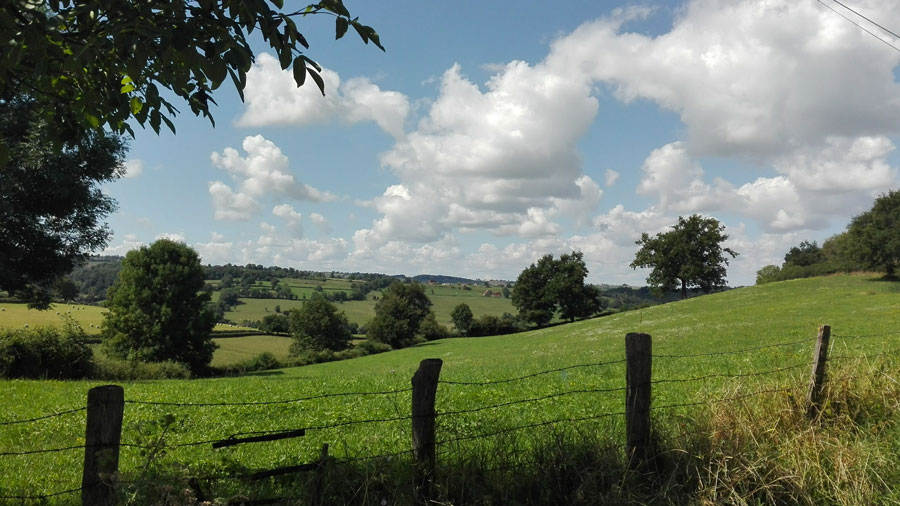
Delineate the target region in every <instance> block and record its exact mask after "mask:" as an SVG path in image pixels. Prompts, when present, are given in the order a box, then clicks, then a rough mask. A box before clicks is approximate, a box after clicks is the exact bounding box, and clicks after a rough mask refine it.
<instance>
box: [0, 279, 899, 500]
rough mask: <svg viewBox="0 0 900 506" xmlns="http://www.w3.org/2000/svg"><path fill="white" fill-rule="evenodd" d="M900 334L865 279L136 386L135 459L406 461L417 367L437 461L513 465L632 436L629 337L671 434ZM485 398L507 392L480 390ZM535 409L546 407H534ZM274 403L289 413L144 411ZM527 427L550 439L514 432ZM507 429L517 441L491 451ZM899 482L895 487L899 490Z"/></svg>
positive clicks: (28, 387) (79, 390)
mask: <svg viewBox="0 0 900 506" xmlns="http://www.w3.org/2000/svg"><path fill="white" fill-rule="evenodd" d="M897 321H900V285H898V284H897V283H887V282H881V281H876V280H874V279H873V278H872V277H871V276H863V275H858V276H834V277H826V278H811V279H800V280H793V281H787V282H781V283H772V284H768V285H763V286H759V287H748V288H740V289H736V290H731V291H728V292H724V293H719V294H714V295H709V296H703V297H697V298H694V299H689V300H686V301H680V302H675V303H670V304H666V305H662V306H655V307H651V308H647V309H644V310H641V311H634V312H628V313H620V314H616V315H612V316H609V317H605V318H601V319H595V320H589V321H583V322H577V323H574V324H569V325H561V326H557V327H553V328H548V329H542V330H538V331H533V332H528V333H524V334H517V335H508V336H499V337H490V338H473V339H447V340H441V341H434V342H430V343H426V344H424V345H421V346H417V347H413V348H408V349H404V350H398V351H394V352H390V353H385V354H380V355H374V356H368V357H363V358H360V359H355V360H349V361H344V362H332V363H327V364H319V365H315V366H307V367H303V368H294V369H285V370H280V371H266V372H265V373H261V374H257V375H251V376H246V377H241V378H219V379H209V380H193V381H143V382H133V383H125V384H123V386H124V389H125V398H126V408H125V423H124V428H123V436H122V440H123V443H129V444H137V443H139V442H141V441H147V438H148V437H150V436H152V437H157V436H158V434H156V436H153V435H152V434H151V435H150V436H148V434H147V431H148V427H150V426H149V425H148V422H150V421H153V420H159V419H161V418H162V417H163V416H164V415H173V416H174V418H175V420H176V422H175V424H174V425H173V426H172V427H170V428H169V431H168V432H167V433H166V436H165V437H166V441H167V442H168V443H169V444H173V445H178V444H183V445H186V444H190V443H194V442H197V441H208V440H214V439H222V438H226V437H228V436H229V435H233V434H238V433H246V432H256V431H267V430H277V429H286V428H300V427H307V428H310V429H309V430H308V431H307V434H306V436H305V437H303V438H298V439H291V440H286V441H279V442H271V443H264V444H254V445H241V446H235V447H231V448H228V449H222V450H212V449H211V447H210V445H193V446H181V447H178V446H175V447H172V448H170V449H169V451H168V453H167V454H166V455H165V457H162V459H163V460H164V462H168V463H170V464H171V463H175V462H177V463H180V464H184V465H187V466H189V467H190V468H191V469H194V470H195V471H197V472H200V471H201V470H202V471H206V472H216V471H221V470H224V469H229V468H230V467H231V466H233V465H234V464H235V463H237V464H239V465H240V466H246V467H248V468H251V469H260V468H262V469H267V468H271V467H276V466H279V465H293V464H299V463H303V462H309V461H312V460H314V459H315V458H316V456H317V455H318V454H319V450H320V448H321V446H322V444H323V443H328V444H330V447H331V452H332V455H334V456H335V457H339V458H341V457H349V458H354V457H366V456H374V455H383V454H389V453H396V452H401V451H404V450H407V449H408V448H409V429H408V427H409V420H408V418H405V417H408V415H409V404H410V394H409V391H408V387H409V384H410V378H411V377H412V374H413V372H414V371H415V370H416V368H417V366H418V363H419V361H421V360H422V359H425V358H440V359H442V360H443V362H444V363H443V369H442V372H441V380H442V381H445V382H446V383H442V384H440V385H439V387H438V392H437V407H436V409H437V411H438V413H441V414H443V415H442V416H440V417H439V418H438V428H437V432H438V436H437V437H438V440H439V441H445V442H447V441H453V442H450V443H447V444H444V445H442V446H440V447H439V448H438V459H439V461H442V460H452V459H454V458H457V457H459V456H460V455H462V458H464V457H465V455H471V454H472V453H471V452H474V451H479V450H478V449H479V448H481V449H482V450H481V453H479V454H482V455H483V454H485V452H489V455H491V458H497V459H503V458H511V459H515V458H517V456H519V455H522V454H526V453H527V452H526V451H525V450H526V449H527V448H529V447H530V446H532V445H536V444H540V442H541V441H544V440H546V437H547V434H548V433H550V432H551V428H553V429H555V430H562V431H570V432H572V431H574V432H575V433H587V434H595V435H598V437H602V438H609V440H610V441H619V440H621V438H622V434H623V430H624V427H623V425H624V421H623V420H622V417H621V416H618V415H617V413H620V412H621V411H622V409H623V406H622V404H623V396H624V394H623V393H622V391H621V388H622V386H623V384H624V379H623V378H624V374H625V373H624V364H623V363H622V359H623V357H624V346H623V344H624V343H623V342H624V339H623V338H624V335H625V334H626V333H628V332H645V333H649V334H651V335H652V336H653V353H654V360H653V378H654V380H665V381H663V382H660V383H659V384H658V385H654V387H653V388H654V394H653V396H654V397H653V406H654V409H655V410H656V411H654V423H656V424H657V427H658V430H660V431H662V432H664V433H672V432H674V431H676V430H677V428H678V427H679V425H683V424H684V423H685V422H689V421H691V420H694V419H696V417H698V416H700V413H702V412H703V409H704V406H708V405H710V403H711V401H713V400H715V399H721V398H724V397H728V396H733V395H740V394H748V395H750V397H749V400H748V401H745V402H742V403H735V404H732V405H733V406H738V407H740V408H741V409H752V408H753V405H754V404H753V403H754V401H755V400H756V399H762V398H763V397H759V396H761V395H764V396H766V397H765V398H768V397H769V396H776V397H778V398H779V399H781V400H782V401H783V402H784V403H789V402H791V401H790V399H794V398H802V396H803V395H804V393H805V386H806V379H807V376H808V374H809V362H810V360H811V357H812V353H813V346H814V344H815V335H816V329H817V326H818V325H820V324H829V325H831V326H832V349H831V353H832V354H833V355H835V356H838V357H845V361H844V362H841V361H840V360H835V365H834V366H833V367H834V370H835V371H840V370H841V369H840V368H841V367H853V366H854V364H855V363H856V362H854V361H853V360H852V359H850V357H853V356H860V355H862V354H872V353H882V352H884V351H886V350H893V349H896V347H897V344H898V343H900V334H898V329H897V328H896V322H897ZM842 364H843V365H842ZM572 366H578V367H572ZM530 374H533V376H530V377H527V378H522V377H523V376H527V375H530ZM514 378H521V379H519V380H514V381H513V379H514ZM507 380H510V381H507ZM478 382H494V383H493V384H480V385H475V384H470V383H478ZM95 385H97V383H93V382H81V381H75V382H51V381H24V380H16V381H4V382H2V388H3V391H4V392H5V393H6V395H5V398H4V400H3V401H2V402H3V403H4V404H5V405H4V406H3V408H2V409H0V412H3V413H5V414H4V415H3V416H2V417H0V423H2V422H4V421H9V420H17V419H26V418H31V417H38V416H41V415H45V414H48V413H54V412H59V411H64V410H69V409H73V408H78V407H80V406H83V405H84V402H85V401H84V399H85V397H86V393H87V390H88V389H89V388H91V387H92V386H95ZM773 390H774V391H775V393H772V394H764V393H763V392H766V391H773ZM787 390H790V392H787ZM388 391H394V392H396V393H393V394H374V393H373V394H371V395H357V396H351V395H347V396H345V395H340V396H332V397H324V398H319V399H315V400H310V401H303V400H300V399H302V398H304V397H310V396H321V395H323V394H330V393H333V394H346V393H353V392H357V393H358V392H363V393H364V392H388ZM529 399H534V401H533V402H524V401H526V400H529ZM538 399H540V400H538ZM263 401H265V402H273V401H285V402H282V403H278V404H257V405H218V406H190V405H175V404H173V405H154V404H142V403H145V402H171V403H177V404H185V403H240V402H263ZM516 401H523V402H516ZM667 406H671V407H670V408H667ZM735 409H737V408H735ZM607 414H608V415H609V416H607ZM374 420H383V421H377V422H376V421H374ZM350 421H358V422H360V423H347V422H350ZM364 421H365V423H362V422H364ZM554 421H555V422H554ZM548 422H553V423H552V424H549V425H548ZM557 422H558V423H557ZM528 425H533V426H540V427H541V428H534V429H531V430H528V429H525V430H515V431H513V430H512V429H515V428H516V427H524V426H528ZM315 427H319V428H318V429H316V428H315ZM504 428H509V429H511V430H510V432H506V433H503V434H502V435H501V436H498V437H493V436H487V434H490V433H497V432H499V430H498V429H504ZM881 430H882V432H879V433H875V432H874V431H873V433H872V434H868V433H861V434H859V435H857V436H854V437H858V438H859V445H861V447H862V446H865V445H880V444H882V442H881V439H877V438H887V441H888V442H887V443H885V444H891V443H890V441H893V442H894V444H896V442H897V441H900V433H898V429H897V424H896V423H894V424H892V425H891V424H888V425H886V426H885V427H884V428H883V429H881ZM83 432H84V412H83V411H79V412H74V413H71V414H67V415H63V416H59V417H53V418H48V419H44V420H38V421H35V422H32V423H27V424H15V425H0V453H2V452H11V451H23V450H30V449H44V448H63V447H69V446H74V445H78V444H83ZM873 434H874V435H873ZM867 438H868V439H867ZM510 448H512V450H508V449H510ZM504 452H505V453H504ZM510 452H511V453H510ZM82 459H83V455H82V453H81V452H79V451H61V452H54V453H47V454H43V453H41V454H34V455H21V456H0V483H2V484H3V485H2V490H0V495H11V494H35V493H51V492H54V491H58V490H65V489H69V488H75V487H77V486H78V484H79V483H80V481H79V480H80V474H79V473H80V466H81V460H82ZM120 462H121V463H120V469H121V470H122V472H123V473H124V476H126V477H128V476H134V474H135V473H137V472H138V471H139V470H140V469H143V467H145V465H146V462H145V461H144V460H143V458H142V457H141V455H140V453H139V452H138V450H137V449H136V448H129V447H125V448H123V449H122V456H121V461H120ZM871 465H875V464H871ZM893 478H897V477H896V476H895V477H893ZM893 478H892V477H891V476H885V479H886V480H888V481H887V483H891V481H890V480H891V479H893ZM895 483H896V482H895ZM219 486H220V487H222V489H220V492H222V491H227V490H228V487H229V485H228V484H227V483H224V484H221V485H219ZM222 493H225V492H222ZM893 498H894V499H895V500H896V499H897V496H896V495H895V496H894V497H893ZM889 499H890V498H889ZM49 502H51V503H59V504H62V503H64V500H63V499H59V500H58V501H57V500H56V499H55V498H51V499H49ZM886 502H892V501H891V500H888V501H886ZM851 503H852V501H851Z"/></svg>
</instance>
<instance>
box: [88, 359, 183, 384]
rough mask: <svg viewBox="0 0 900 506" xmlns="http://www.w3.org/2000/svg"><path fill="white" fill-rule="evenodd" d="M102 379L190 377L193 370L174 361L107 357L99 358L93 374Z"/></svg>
mask: <svg viewBox="0 0 900 506" xmlns="http://www.w3.org/2000/svg"><path fill="white" fill-rule="evenodd" d="M92 377H93V378H94V379H100V380H121V381H127V380H156V379H190V378H191V371H190V370H189V369H188V368H187V366H186V365H184V364H182V363H179V362H173V361H171V360H168V361H165V362H141V361H138V360H117V359H113V358H106V359H101V360H98V361H97V363H96V364H95V366H94V372H93V374H92Z"/></svg>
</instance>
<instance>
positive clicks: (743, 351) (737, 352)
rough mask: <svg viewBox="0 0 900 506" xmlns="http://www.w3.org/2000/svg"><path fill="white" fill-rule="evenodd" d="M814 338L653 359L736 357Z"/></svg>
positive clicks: (667, 355) (655, 354)
mask: <svg viewBox="0 0 900 506" xmlns="http://www.w3.org/2000/svg"><path fill="white" fill-rule="evenodd" d="M815 340H816V338H812V339H810V338H807V339H801V340H799V341H789V342H786V343H775V344H766V345H763V346H755V347H752V348H743V349H740V350H730V351H714V352H711V353H685V354H682V355H678V354H665V353H654V354H653V355H652V356H653V358H696V357H717V356H721V355H738V354H740V353H750V352H751V351H760V350H766V349H769V348H783V347H786V346H794V345H797V344H802V343H808V342H810V341H815Z"/></svg>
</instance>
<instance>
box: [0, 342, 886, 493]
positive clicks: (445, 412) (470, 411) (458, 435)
mask: <svg viewBox="0 0 900 506" xmlns="http://www.w3.org/2000/svg"><path fill="white" fill-rule="evenodd" d="M897 335H900V331H896V332H894V331H890V332H882V333H867V334H859V335H833V336H832V337H833V338H835V340H832V341H831V347H832V348H833V347H835V346H836V343H837V342H839V346H840V347H841V348H843V350H842V351H843V352H842V353H841V354H834V355H832V356H830V357H829V360H836V361H851V360H857V361H866V360H873V359H876V358H884V357H891V356H896V355H897V352H898V351H900V350H897V349H890V350H888V349H882V350H881V351H875V352H870V351H866V350H863V351H864V352H862V353H860V352H858V351H859V350H856V351H855V350H853V349H851V348H852V345H853V343H854V342H856V341H861V340H871V339H875V338H882V339H883V343H882V346H883V347H884V346H886V345H888V344H890V345H896V344H897V343H896V342H893V341H891V342H889V341H888V340H887V339H886V338H889V337H892V336H897ZM815 340H816V339H799V340H790V341H783V342H775V343H767V344H761V345H759V346H753V347H746V348H741V349H733V350H722V351H714V352H708V353H685V354H670V353H654V354H652V355H651V357H652V359H654V361H660V363H661V364H665V362H666V361H668V360H679V359H687V358H690V359H699V358H705V357H722V356H729V355H741V354H752V353H755V352H760V351H764V350H777V349H789V348H791V347H797V346H800V345H804V344H805V345H809V344H810V343H811V342H812V341H815ZM807 350H808V348H807ZM793 356H796V353H793V354H788V355H787V356H785V358H786V359H787V358H790V357H793ZM621 365H626V359H611V360H605V361H597V362H589V363H579V364H573V365H568V366H562V367H556V368H550V369H546V370H541V371H536V372H532V373H528V374H524V375H518V376H515V377H509V378H499V379H487V380H478V381H474V380H464V379H437V380H436V385H435V388H437V385H443V386H444V387H445V388H450V389H453V388H475V387H478V388H481V389H484V390H485V391H490V389H491V388H492V387H495V386H502V387H504V388H505V387H506V386H507V385H510V384H516V383H525V382H528V381H531V380H534V379H535V378H539V377H542V376H547V375H552V374H566V373H567V372H568V371H573V370H582V371H584V372H585V374H586V375H587V377H594V376H596V377H602V378H606V377H607V376H608V375H609V374H610V368H613V367H616V366H621ZM815 365H816V362H815V361H814V362H810V361H802V362H795V363H790V364H788V365H784V366H781V367H776V368H770V369H763V370H753V371H746V372H735V373H726V372H716V373H709V374H699V375H692V376H685V377H662V378H656V379H652V380H651V381H649V382H648V386H649V385H652V386H663V385H670V384H690V383H708V382H710V381H711V380H737V381H741V380H746V379H748V378H766V377H776V376H778V375H784V374H791V373H794V372H796V371H800V370H804V369H809V368H810V367H815ZM704 367H709V366H704ZM791 380H792V382H791V383H788V384H775V383H774V382H770V384H769V385H766V386H763V387H762V388H758V389H755V390H753V391H751V392H743V393H737V394H734V395H726V396H724V397H717V398H703V399H700V400H690V401H685V402H670V403H664V404H656V405H651V406H650V408H649V411H650V412H651V413H655V414H656V415H655V416H660V415H661V414H662V413H672V412H675V411H678V410H685V409H688V408H698V407H704V406H713V405H717V404H723V403H735V402H741V401H747V400H749V399H752V398H756V397H760V396H763V395H772V394H785V393H787V394H796V393H797V392H798V391H799V390H802V389H804V388H805V385H803V384H798V383H797V382H796V381H795V380H796V378H791ZM550 386H552V385H550ZM628 388H629V387H628V386H627V385H626V386H621V385H617V386H598V387H590V388H587V387H585V388H574V389H566V390H557V391H551V392H549V393H546V394H543V395H532V396H525V397H522V398H518V399H504V400H502V401H501V402H489V403H485V404H482V405H476V406H469V407H460V408H453V407H447V408H444V409H441V410H436V409H433V410H432V414H431V417H432V420H445V421H446V420H450V421H452V420H454V419H456V418H458V417H461V416H464V415H465V416H469V415H475V414H481V413H484V412H494V411H498V412H502V411H504V410H506V409H508V408H511V407H513V406H522V407H526V406H528V405H532V404H537V403H542V402H545V401H552V400H559V399H563V398H572V397H581V396H591V399H600V398H603V399H606V401H605V402H607V404H608V403H611V402H614V401H613V400H612V399H611V398H610V396H611V395H621V394H623V393H625V392H626V391H627V390H628ZM414 390H415V387H413V388H397V389H386V390H377V391H356V392H332V393H322V394H316V395H309V396H303V397H294V398H289V399H274V400H259V401H215V402H175V401H157V400H142V399H124V400H123V403H124V404H128V405H134V406H161V407H171V408H198V409H201V408H213V407H253V406H260V407H265V406H279V405H291V404H299V403H304V402H314V401H322V400H325V399H343V400H346V401H347V403H353V404H354V405H357V406H359V405H361V404H360V403H362V402H363V401H364V400H365V399H371V398H376V397H386V398H390V397H394V396H400V395H403V396H404V397H405V396H406V394H412V395H413V396H415V392H414ZM492 392H493V395H496V396H499V397H501V398H503V397H506V395H508V393H509V392H508V390H505V389H504V390H499V391H492ZM697 395H700V391H699V390H698V392H697ZM695 397H696V395H695ZM92 407H93V406H92V405H90V404H86V405H84V406H77V407H73V408H70V409H63V410H59V411H55V412H51V413H46V414H42V415H38V416H34V417H31V418H22V419H11V420H0V430H2V429H4V428H12V427H15V426H26V425H28V424H37V423H41V422H43V421H47V420H51V419H56V418H60V417H66V416H69V415H73V414H77V413H81V412H88V411H89V410H90V409H92ZM358 411H362V410H361V409H359V410H358ZM627 414H628V413H627V410H625V411H623V410H613V411H602V412H597V413H587V414H579V415H578V416H563V417H550V418H546V419H537V420H525V421H524V423H515V424H506V425H502V424H501V425H496V426H494V427H492V428H490V429H488V430H483V429H482V430H471V427H468V429H467V430H464V428H463V427H459V426H452V424H451V426H447V427H444V429H445V432H446V435H445V436H444V437H442V438H438V439H436V440H434V441H433V444H434V446H435V447H437V448H441V449H448V448H452V447H454V446H455V447H459V445H460V444H463V443H467V442H472V441H477V440H484V439H489V438H496V437H498V436H502V435H504V434H511V433H516V432H521V431H526V430H532V431H534V430H536V429H541V428H545V427H549V426H557V425H566V426H577V425H578V424H581V423H584V422H592V421H599V420H602V419H621V418H622V417H625V416H626V415H627ZM416 419H417V417H416V416H414V415H405V414H404V415H397V416H380V417H378V416H376V417H361V418H354V419H350V420H333V421H330V422H322V423H309V424H300V426H297V427H288V428H280V429H261V430H244V431H239V432H232V433H230V434H227V435H223V436H221V437H217V438H206V439H202V440H196V441H183V442H177V443H165V442H158V443H157V444H155V445H154V444H142V443H141V442H133V441H126V442H119V443H118V446H119V447H123V448H135V449H142V450H159V449H160V447H161V446H164V447H165V448H173V449H174V448H187V447H198V446H204V445H212V444H214V443H217V442H221V441H223V440H230V441H234V440H236V439H239V438H243V437H245V436H266V435H277V434H280V433H286V432H291V431H293V432H296V433H300V434H303V433H305V432H308V431H309V432H312V431H326V430H334V429H342V428H346V427H351V426H363V425H374V424H383V423H397V422H410V423H415V421H416ZM490 425H491V424H490V420H487V421H486V422H485V423H481V424H475V425H473V426H474V427H476V428H477V427H485V426H490ZM623 446H624V445H621V444H617V445H613V446H612V447H619V448H621V447H623ZM95 447H98V446H97V445H91V444H88V443H85V444H72V445H66V446H60V447H53V448H35V449H21V450H11V449H6V450H2V451H0V458H16V457H27V456H31V455H40V454H54V453H62V452H74V451H85V452H86V451H88V450H90V449H93V448H95ZM416 455H417V449H416V448H413V449H404V450H399V451H389V452H382V453H376V454H372V455H349V454H348V455H345V456H342V457H330V458H329V459H330V462H335V463H341V464H348V465H349V464H354V463H360V462H370V461H379V460H384V459H394V458H397V457H405V456H409V457H411V458H415V457H416ZM505 465H507V467H502V466H501V467H497V468H496V469H492V470H497V471H502V470H505V469H511V468H516V467H521V466H523V465H527V464H523V463H521V462H516V463H511V464H510V463H507V464H505ZM295 467H296V466H295ZM300 467H303V466H300ZM247 475H248V474H247V473H221V474H214V475H205V476H201V477H198V479H201V480H207V481H211V480H224V479H246V478H247ZM84 491H85V488H84V487H76V488H66V489H63V490H60V491H56V492H50V493H42V494H16V493H13V494H10V495H5V494H4V493H7V494H8V493H9V492H10V491H9V490H7V489H6V488H5V487H0V500H4V501H44V500H47V499H50V498H53V497H57V496H62V495H68V494H75V493H79V492H84Z"/></svg>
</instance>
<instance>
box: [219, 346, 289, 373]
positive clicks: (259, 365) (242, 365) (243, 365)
mask: <svg viewBox="0 0 900 506" xmlns="http://www.w3.org/2000/svg"><path fill="white" fill-rule="evenodd" d="M284 366H285V364H283V363H281V361H279V360H278V358H276V357H275V355H273V354H272V353H270V352H268V351H265V352H263V353H260V354H259V355H256V356H255V357H253V358H248V359H247V360H244V361H241V362H238V363H236V364H232V365H228V366H225V367H222V368H220V369H219V372H220V373H222V374H225V375H226V376H239V375H241V374H246V373H248V372H254V371H268V370H270V369H281V368H282V367H284Z"/></svg>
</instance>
